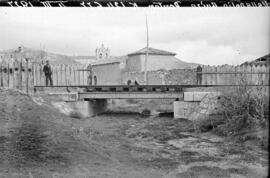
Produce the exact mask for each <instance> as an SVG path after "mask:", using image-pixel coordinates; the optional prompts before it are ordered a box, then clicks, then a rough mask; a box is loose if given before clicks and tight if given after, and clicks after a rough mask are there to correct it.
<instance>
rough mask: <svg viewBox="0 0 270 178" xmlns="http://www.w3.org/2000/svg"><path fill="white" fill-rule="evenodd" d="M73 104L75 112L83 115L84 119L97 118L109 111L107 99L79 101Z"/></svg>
mask: <svg viewBox="0 0 270 178" xmlns="http://www.w3.org/2000/svg"><path fill="white" fill-rule="evenodd" d="M72 103H73V108H74V110H75V111H77V112H79V113H81V114H82V116H83V117H90V116H95V115H97V114H100V113H102V112H104V111H106V110H107V100H106V99H95V100H93V99H89V100H78V101H76V102H72Z"/></svg>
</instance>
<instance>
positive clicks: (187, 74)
mask: <svg viewBox="0 0 270 178" xmlns="http://www.w3.org/2000/svg"><path fill="white" fill-rule="evenodd" d="M196 75H197V73H196V69H173V70H169V71H167V72H166V75H165V84H166V85H195V84H196V82H197V79H196Z"/></svg>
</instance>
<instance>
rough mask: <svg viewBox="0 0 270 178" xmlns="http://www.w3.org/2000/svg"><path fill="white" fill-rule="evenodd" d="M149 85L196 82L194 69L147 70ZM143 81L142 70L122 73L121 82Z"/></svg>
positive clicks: (141, 82)
mask: <svg viewBox="0 0 270 178" xmlns="http://www.w3.org/2000/svg"><path fill="white" fill-rule="evenodd" d="M147 79H148V84H149V85H189V84H190V85H192V84H196V69H173V70H156V71H148V72H147ZM128 80H131V81H135V80H136V81H137V82H138V83H139V84H143V83H144V72H125V73H123V74H122V84H127V81H128Z"/></svg>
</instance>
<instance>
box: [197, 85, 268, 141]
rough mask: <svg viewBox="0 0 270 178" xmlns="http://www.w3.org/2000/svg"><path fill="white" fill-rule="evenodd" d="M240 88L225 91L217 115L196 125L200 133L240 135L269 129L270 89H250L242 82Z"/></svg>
mask: <svg viewBox="0 0 270 178" xmlns="http://www.w3.org/2000/svg"><path fill="white" fill-rule="evenodd" d="M238 84H240V85H239V86H237V87H235V86H234V87H230V88H223V89H222V90H221V93H222V96H221V97H220V98H219V100H218V102H217V110H216V112H215V113H214V114H213V115H209V116H207V117H206V118H202V119H201V120H199V121H196V122H195V124H194V127H195V130H197V131H208V130H211V129H214V130H215V131H216V132H217V133H218V134H221V135H224V136H229V135H237V134H240V133H243V132H246V131H251V130H253V129H255V128H258V127H259V128H262V129H267V125H268V119H269V95H268V90H269V89H268V88H266V87H264V86H256V87H254V86H248V85H247V82H246V81H245V80H241V81H240V82H239V83H238Z"/></svg>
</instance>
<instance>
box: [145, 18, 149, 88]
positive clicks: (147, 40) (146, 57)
mask: <svg viewBox="0 0 270 178" xmlns="http://www.w3.org/2000/svg"><path fill="white" fill-rule="evenodd" d="M145 18H146V35H147V39H146V55H145V61H144V81H145V85H147V84H148V81H147V60H148V52H149V32H148V20H147V15H146V16H145Z"/></svg>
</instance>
